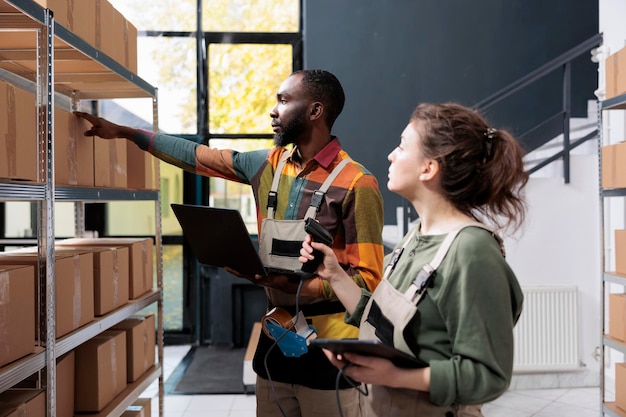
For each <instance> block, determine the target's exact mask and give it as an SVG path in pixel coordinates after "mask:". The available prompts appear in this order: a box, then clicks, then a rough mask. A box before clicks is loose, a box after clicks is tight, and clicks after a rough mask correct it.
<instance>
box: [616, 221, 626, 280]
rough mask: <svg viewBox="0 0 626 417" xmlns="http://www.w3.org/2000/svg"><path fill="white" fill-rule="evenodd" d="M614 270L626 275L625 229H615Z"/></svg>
mask: <svg viewBox="0 0 626 417" xmlns="http://www.w3.org/2000/svg"><path fill="white" fill-rule="evenodd" d="M614 233H615V272H617V273H618V274H623V275H626V230H619V229H617V230H615V232H614Z"/></svg>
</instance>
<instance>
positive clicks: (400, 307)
mask: <svg viewBox="0 0 626 417" xmlns="http://www.w3.org/2000/svg"><path fill="white" fill-rule="evenodd" d="M522 157H523V151H522V149H521V147H520V145H519V144H518V142H517V141H516V140H515V138H513V137H512V136H511V135H510V134H509V133H507V132H506V131H504V130H497V129H494V128H493V127H492V126H490V125H489V124H488V123H487V122H486V121H485V119H484V118H483V117H481V116H480V115H479V114H478V113H477V112H476V111H474V110H472V109H469V108H467V107H464V106H461V105H458V104H454V103H447V104H421V105H419V106H418V107H417V108H416V109H415V111H414V112H413V114H412V116H411V118H410V121H409V123H408V125H407V126H406V128H405V129H404V131H403V132H402V135H401V137H400V144H399V145H398V146H397V147H396V148H395V149H394V150H393V151H392V152H391V153H390V154H389V156H388V159H389V162H390V166H389V175H388V182H387V187H388V188H389V190H391V191H393V192H395V193H397V194H399V195H401V196H403V197H404V198H406V199H408V200H409V201H410V202H411V203H412V204H413V207H414V208H415V210H416V212H417V213H418V216H419V222H418V223H417V225H416V226H415V227H414V228H413V229H412V230H410V231H409V232H408V233H407V235H406V236H405V237H404V238H403V240H402V241H401V242H400V243H399V244H398V245H397V246H396V248H395V250H394V251H393V252H392V253H390V254H389V255H388V256H387V258H386V259H385V265H387V266H386V268H385V273H384V277H383V280H382V282H381V284H379V286H378V287H377V288H376V290H375V291H374V292H373V293H370V292H368V291H367V290H364V289H362V288H359V287H358V286H356V285H355V284H354V282H353V281H352V280H351V279H350V277H349V276H348V275H347V274H346V273H345V272H344V271H343V270H342V269H341V267H340V266H339V264H338V262H337V259H336V257H335V256H334V254H333V251H332V250H331V249H330V248H328V247H327V246H325V245H323V244H320V243H316V242H312V241H311V239H310V238H309V237H307V239H306V240H305V242H304V244H303V248H302V250H301V257H300V261H301V262H307V261H309V260H310V259H313V255H312V253H313V249H317V250H320V251H322V252H323V253H324V261H323V263H322V264H321V265H320V266H319V268H318V269H317V274H318V275H319V276H320V277H321V278H322V279H324V280H326V281H328V282H329V283H330V285H331V287H332V288H333V290H334V292H335V294H336V295H337V296H338V297H339V299H340V300H341V301H342V303H343V304H344V305H345V306H346V311H347V313H346V322H347V323H351V324H354V325H356V326H359V328H360V332H359V338H360V339H367V340H380V341H381V342H383V343H385V344H388V345H391V346H393V347H395V348H396V349H398V350H401V351H404V352H405V353H406V354H409V355H411V356H413V357H414V358H415V359H416V362H417V363H419V364H421V365H420V366H419V367H416V368H402V367H398V366H396V365H394V363H393V362H391V361H389V360H387V359H384V358H379V357H373V356H362V355H358V354H354V353H344V354H341V355H336V354H333V353H331V352H330V351H325V353H326V356H327V357H328V358H329V360H330V361H331V362H332V363H333V364H334V365H335V366H336V367H338V368H339V369H341V370H342V371H343V373H344V374H345V376H347V377H349V378H350V379H352V380H354V381H358V382H360V383H363V384H364V385H365V387H366V388H367V389H364V390H363V392H362V394H361V398H360V406H361V411H362V413H363V414H362V415H363V416H364V417H368V416H399V415H402V416H420V417H427V416H437V417H453V416H463V417H465V416H472V417H475V416H482V412H481V404H482V403H484V402H487V401H491V400H493V399H495V398H497V397H498V396H499V395H501V394H502V393H503V392H504V391H505V390H506V389H507V388H508V386H509V384H510V381H511V376H512V369H513V327H514V325H515V323H516V322H517V320H518V318H519V316H520V314H521V310H522V300H523V296H522V291H521V289H520V286H519V283H518V281H517V279H516V277H515V274H514V273H513V271H512V270H511V268H510V267H509V265H508V264H507V262H506V260H505V257H504V249H503V247H502V240H501V239H500V237H499V235H498V233H502V232H505V231H514V230H515V229H517V228H518V227H520V226H521V224H522V222H523V219H524V213H525V204H524V201H523V198H522V194H521V193H522V190H523V188H524V186H525V185H526V182H527V181H528V175H527V173H526V172H525V171H524V165H523V161H522Z"/></svg>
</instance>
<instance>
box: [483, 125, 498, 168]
mask: <svg viewBox="0 0 626 417" xmlns="http://www.w3.org/2000/svg"><path fill="white" fill-rule="evenodd" d="M497 133H498V130H497V129H494V128H493V127H488V128H487V130H485V133H483V135H484V136H485V139H486V140H485V148H486V149H485V150H486V152H485V158H484V159H483V163H485V162H486V161H487V160H488V159H489V158H491V152H492V148H493V139H494V138H495V137H496V134H497Z"/></svg>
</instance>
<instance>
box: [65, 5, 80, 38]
mask: <svg viewBox="0 0 626 417" xmlns="http://www.w3.org/2000/svg"><path fill="white" fill-rule="evenodd" d="M79 1H81V0H79ZM82 1H84V0H82ZM66 2H67V28H68V29H69V30H71V31H74V0H66Z"/></svg>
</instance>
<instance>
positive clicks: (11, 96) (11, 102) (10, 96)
mask: <svg viewBox="0 0 626 417" xmlns="http://www.w3.org/2000/svg"><path fill="white" fill-rule="evenodd" d="M6 86H7V98H6V102H7V136H6V155H7V167H8V176H9V178H15V177H16V176H17V163H16V162H17V161H16V159H17V111H16V106H17V104H16V102H15V86H13V85H11V84H7V85H6Z"/></svg>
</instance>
